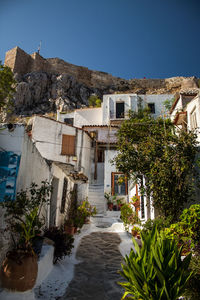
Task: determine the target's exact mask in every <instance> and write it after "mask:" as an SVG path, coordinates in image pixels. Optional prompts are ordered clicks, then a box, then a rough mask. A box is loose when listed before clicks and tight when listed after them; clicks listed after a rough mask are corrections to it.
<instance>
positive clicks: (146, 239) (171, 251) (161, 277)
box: [119, 226, 192, 300]
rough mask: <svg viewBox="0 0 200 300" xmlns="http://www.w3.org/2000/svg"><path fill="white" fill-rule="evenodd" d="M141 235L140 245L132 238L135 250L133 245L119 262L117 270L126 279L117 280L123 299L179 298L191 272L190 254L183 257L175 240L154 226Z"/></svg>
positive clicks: (173, 299) (172, 299) (152, 299)
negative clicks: (118, 269) (123, 289)
mask: <svg viewBox="0 0 200 300" xmlns="http://www.w3.org/2000/svg"><path fill="white" fill-rule="evenodd" d="M141 238H142V247H141V248H139V246H138V244H137V242H136V241H135V240H134V239H133V243H134V246H135V249H136V252H134V250H133V249H132V250H131V252H130V254H129V256H127V255H126V257H125V263H124V264H122V271H120V274H121V275H122V277H123V278H125V280H126V281H125V282H120V283H119V284H120V285H121V286H123V287H124V288H125V293H124V295H123V297H122V299H127V298H126V297H127V296H128V299H138V300H158V299H160V300H176V299H178V297H180V296H181V295H182V294H183V292H184V290H185V286H186V283H187V282H188V280H189V278H190V276H191V274H192V273H191V272H190V271H189V270H188V266H189V263H190V259H191V254H189V255H188V256H187V257H186V258H184V260H183V261H182V260H181V249H178V247H177V244H176V242H175V241H174V240H171V239H167V238H166V237H165V235H164V232H160V233H159V231H158V230H157V228H156V226H154V227H153V229H152V231H150V232H149V233H147V234H145V233H144V232H142V233H141Z"/></svg>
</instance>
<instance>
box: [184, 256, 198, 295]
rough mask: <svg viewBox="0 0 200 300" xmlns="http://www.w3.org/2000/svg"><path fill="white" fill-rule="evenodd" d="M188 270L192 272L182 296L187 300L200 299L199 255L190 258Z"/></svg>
mask: <svg viewBox="0 0 200 300" xmlns="http://www.w3.org/2000/svg"><path fill="white" fill-rule="evenodd" d="M189 268H190V270H191V271H193V274H192V276H191V278H190V279H189V281H188V283H187V286H186V291H185V293H184V296H185V297H186V299H189V300H199V299H200V255H195V256H192V259H191V261H190V266H189Z"/></svg>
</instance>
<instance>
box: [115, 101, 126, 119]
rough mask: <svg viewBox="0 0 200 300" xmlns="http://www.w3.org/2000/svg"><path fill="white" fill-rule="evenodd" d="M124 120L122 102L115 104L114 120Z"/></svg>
mask: <svg viewBox="0 0 200 300" xmlns="http://www.w3.org/2000/svg"><path fill="white" fill-rule="evenodd" d="M123 118H124V102H117V103H116V119H123Z"/></svg>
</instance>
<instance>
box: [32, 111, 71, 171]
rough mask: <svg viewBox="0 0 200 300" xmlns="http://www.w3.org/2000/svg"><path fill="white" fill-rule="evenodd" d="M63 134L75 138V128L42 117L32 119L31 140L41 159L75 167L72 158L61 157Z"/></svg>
mask: <svg viewBox="0 0 200 300" xmlns="http://www.w3.org/2000/svg"><path fill="white" fill-rule="evenodd" d="M63 134H68V135H74V136H75V135H76V128H74V127H72V126H68V125H65V124H63V123H60V122H57V121H54V120H51V119H48V118H44V117H38V116H36V117H34V118H33V127H32V140H33V142H34V144H35V145H36V147H37V149H38V150H39V152H40V153H41V155H42V157H44V158H46V159H48V160H54V161H59V162H64V163H71V164H73V165H76V162H74V161H73V157H72V156H66V155H61V149H62V135H63Z"/></svg>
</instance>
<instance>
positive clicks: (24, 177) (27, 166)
mask: <svg viewBox="0 0 200 300" xmlns="http://www.w3.org/2000/svg"><path fill="white" fill-rule="evenodd" d="M44 180H47V181H48V182H50V180H51V171H50V167H49V165H48V164H47V163H46V161H45V159H44V158H43V157H42V156H41V154H40V153H39V151H38V150H37V148H36V147H35V145H34V144H33V143H32V141H31V139H30V138H29V137H28V136H27V134H26V133H25V134H24V141H23V144H22V156H21V162H20V167H19V173H18V177H17V192H19V191H20V190H24V189H26V188H28V187H30V185H31V183H32V182H35V183H36V184H38V185H39V186H40V185H41V181H44Z"/></svg>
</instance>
